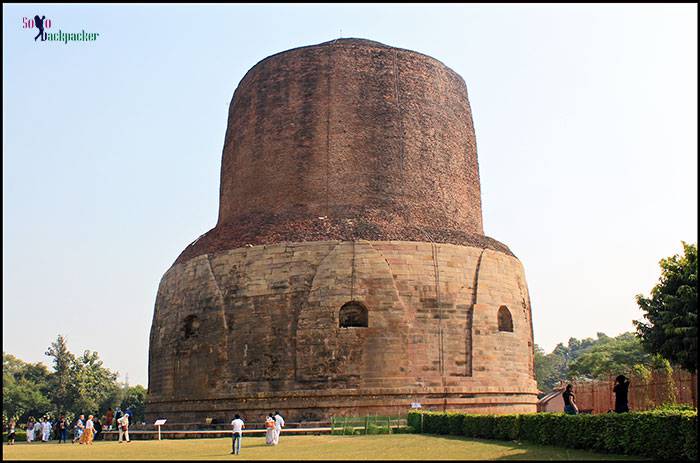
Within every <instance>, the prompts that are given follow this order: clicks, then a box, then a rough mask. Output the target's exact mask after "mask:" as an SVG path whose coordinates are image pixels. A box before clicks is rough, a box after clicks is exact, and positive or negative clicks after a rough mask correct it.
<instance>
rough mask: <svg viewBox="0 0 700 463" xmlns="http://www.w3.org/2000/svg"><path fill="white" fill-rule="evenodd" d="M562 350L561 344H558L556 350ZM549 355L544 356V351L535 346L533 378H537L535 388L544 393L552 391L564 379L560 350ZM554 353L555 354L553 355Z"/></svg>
mask: <svg viewBox="0 0 700 463" xmlns="http://www.w3.org/2000/svg"><path fill="white" fill-rule="evenodd" d="M560 346H561V348H563V347H564V346H563V345H562V344H558V345H557V348H559V347H560ZM557 348H555V351H554V352H552V353H550V354H545V352H544V350H543V349H542V348H541V347H540V346H538V345H537V344H535V377H536V378H537V388H538V389H539V390H540V391H542V393H543V394H544V393H546V392H549V391H551V390H552V389H554V387H555V386H556V385H557V384H558V383H559V381H560V380H562V379H563V378H564V377H565V368H564V366H565V361H564V358H563V357H562V356H561V355H558V353H561V349H559V350H557ZM555 352H556V353H555Z"/></svg>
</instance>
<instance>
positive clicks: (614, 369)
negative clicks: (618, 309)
mask: <svg viewBox="0 0 700 463" xmlns="http://www.w3.org/2000/svg"><path fill="white" fill-rule="evenodd" d="M600 334H602V333H600ZM600 334H599V336H598V341H597V342H596V343H595V344H593V345H591V346H590V347H589V348H588V349H586V350H585V351H583V352H581V353H580V354H579V355H578V357H577V358H576V359H575V360H574V361H573V362H571V364H570V365H569V372H568V376H569V377H570V378H591V379H595V378H606V377H608V376H610V375H618V374H626V375H630V374H632V373H633V372H634V371H636V370H637V369H638V368H639V367H638V365H641V366H643V367H644V368H647V369H655V368H660V367H662V366H663V362H662V361H661V359H658V358H655V356H653V355H651V354H649V353H648V352H646V351H645V350H644V348H643V347H642V344H641V342H639V339H638V338H637V337H636V336H635V335H634V333H623V334H621V335H619V336H616V337H614V338H611V337H608V336H605V335H603V336H600Z"/></svg>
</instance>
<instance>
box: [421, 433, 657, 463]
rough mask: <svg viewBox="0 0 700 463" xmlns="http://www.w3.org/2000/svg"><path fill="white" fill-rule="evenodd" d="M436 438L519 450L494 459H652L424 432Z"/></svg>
mask: <svg viewBox="0 0 700 463" xmlns="http://www.w3.org/2000/svg"><path fill="white" fill-rule="evenodd" d="M422 435H425V436H430V437H433V438H436V439H445V440H455V441H462V442H477V443H480V444H487V445H495V446H498V447H501V448H503V449H504V450H506V451H517V452H519V453H514V454H511V455H504V456H501V457H496V458H493V460H551V461H567V460H570V461H580V460H591V461H595V460H628V461H650V460H651V459H649V458H642V457H638V456H632V455H619V454H611V453H599V452H593V451H591V450H584V449H569V448H566V447H556V446H553V445H539V444H530V443H527V442H520V441H504V440H494V439H479V438H475V437H464V436H447V435H436V434H422Z"/></svg>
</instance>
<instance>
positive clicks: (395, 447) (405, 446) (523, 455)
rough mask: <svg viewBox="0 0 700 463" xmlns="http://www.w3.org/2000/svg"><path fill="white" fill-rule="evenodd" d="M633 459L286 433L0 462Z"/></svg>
mask: <svg viewBox="0 0 700 463" xmlns="http://www.w3.org/2000/svg"><path fill="white" fill-rule="evenodd" d="M22 459H31V460H48V459H50V460H76V461H78V460H110V459H120V460H178V459H180V460H371V459H385V460H495V459H499V460H500V459H504V460H612V459H616V460H624V459H627V460H633V459H638V458H632V457H626V456H621V455H610V454H598V453H591V452H585V451H581V450H571V449H564V448H559V447H548V446H539V445H529V444H521V443H517V442H504V441H492V440H481V439H467V438H463V437H447V436H427V435H419V434H394V435H374V436H331V435H323V436H285V435H284V434H282V437H281V439H280V445H278V446H276V447H273V446H268V445H266V444H265V439H264V438H263V437H244V438H243V446H242V448H241V454H240V455H231V439H227V438H219V439H173V440H163V441H156V440H146V441H132V442H131V443H130V444H126V443H122V444H119V443H117V442H102V441H100V442H95V443H94V444H93V445H91V446H86V445H78V444H70V443H67V444H58V443H56V442H55V441H54V442H50V443H41V442H36V443H32V444H27V443H26V442H20V443H17V444H15V445H14V446H9V445H4V447H3V460H22Z"/></svg>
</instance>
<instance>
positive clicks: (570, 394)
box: [561, 384, 578, 415]
mask: <svg viewBox="0 0 700 463" xmlns="http://www.w3.org/2000/svg"><path fill="white" fill-rule="evenodd" d="M561 396H562V398H563V399H564V413H566V414H567V415H577V414H578V406H577V405H576V396H575V395H574V386H572V385H571V384H567V385H566V390H565V391H564V393H563V394H562V395H561Z"/></svg>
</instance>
